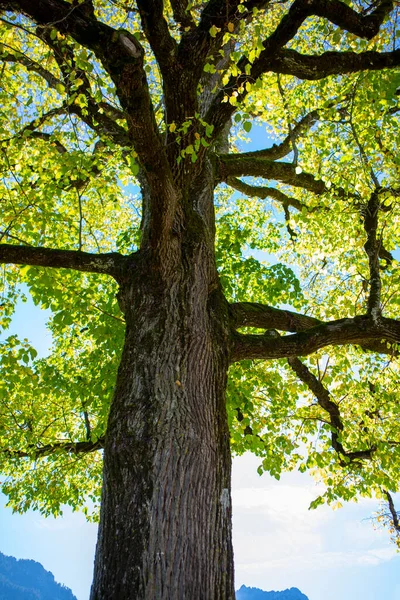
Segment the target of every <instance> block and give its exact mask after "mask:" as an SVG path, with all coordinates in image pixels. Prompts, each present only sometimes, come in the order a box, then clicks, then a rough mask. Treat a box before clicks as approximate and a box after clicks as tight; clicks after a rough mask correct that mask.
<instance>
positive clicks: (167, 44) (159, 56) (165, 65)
mask: <svg viewBox="0 0 400 600" xmlns="http://www.w3.org/2000/svg"><path fill="white" fill-rule="evenodd" d="M136 4H137V7H138V9H139V13H140V18H141V21H142V27H143V31H144V33H145V35H146V37H147V39H148V41H149V44H150V46H151V49H152V50H153V52H154V56H155V57H156V60H157V62H158V64H159V66H160V70H161V73H162V75H163V79H164V80H165V79H168V77H169V76H170V75H171V72H172V71H174V70H176V69H177V63H176V54H177V49H178V45H177V43H176V41H175V40H174V38H173V37H172V36H171V34H170V32H169V28H168V23H167V21H166V19H165V17H164V2H163V0H137V2H136Z"/></svg>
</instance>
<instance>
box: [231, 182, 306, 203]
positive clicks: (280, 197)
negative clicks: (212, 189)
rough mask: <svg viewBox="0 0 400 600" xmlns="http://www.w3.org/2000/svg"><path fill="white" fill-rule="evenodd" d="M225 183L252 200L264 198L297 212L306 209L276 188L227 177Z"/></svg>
mask: <svg viewBox="0 0 400 600" xmlns="http://www.w3.org/2000/svg"><path fill="white" fill-rule="evenodd" d="M226 183H227V184H228V185H229V186H230V187H233V188H235V190H238V192H242V194H246V196H250V197H252V198H260V199H261V200H265V198H272V199H273V200H276V201H277V202H280V204H282V206H284V207H288V206H292V207H293V208H295V209H296V210H299V211H301V210H302V208H307V207H306V205H305V204H302V203H301V202H300V201H299V200H297V199H296V198H291V197H290V196H287V195H286V194H284V193H283V192H281V191H280V190H278V189H277V188H273V187H266V186H256V185H249V184H248V183H245V182H244V181H241V179H238V178H237V177H228V178H227V180H226ZM308 210H310V209H308Z"/></svg>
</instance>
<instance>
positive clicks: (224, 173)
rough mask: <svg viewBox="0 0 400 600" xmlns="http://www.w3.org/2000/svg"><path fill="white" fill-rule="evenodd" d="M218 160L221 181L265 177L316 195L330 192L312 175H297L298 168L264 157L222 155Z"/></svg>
mask: <svg viewBox="0 0 400 600" xmlns="http://www.w3.org/2000/svg"><path fill="white" fill-rule="evenodd" d="M218 159H219V178H220V181H227V179H228V177H231V176H233V177H242V176H251V177H264V178H265V179H274V180H275V181H281V182H282V183H286V184H288V185H292V186H294V187H300V188H303V189H306V190H309V191H310V192H314V194H323V193H325V192H327V191H328V188H327V187H326V185H325V183H324V182H323V181H321V180H318V179H315V177H314V176H313V175H311V174H310V173H296V167H295V166H294V165H292V164H289V163H286V162H274V161H273V160H268V159H266V158H264V157H263V156H259V155H258V156H254V155H251V156H248V155H247V154H222V155H220V156H219V157H218Z"/></svg>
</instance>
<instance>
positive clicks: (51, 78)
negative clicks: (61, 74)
mask: <svg viewBox="0 0 400 600" xmlns="http://www.w3.org/2000/svg"><path fill="white" fill-rule="evenodd" d="M0 52H1V55H0V59H1V60H2V61H4V62H12V63H18V64H20V65H22V66H23V67H25V68H26V69H27V71H32V72H34V73H36V74H37V75H40V77H42V78H43V79H44V80H45V81H46V82H47V84H48V86H49V87H51V88H55V87H56V86H57V85H58V84H60V83H61V81H60V79H58V77H56V76H55V75H53V73H51V72H50V71H48V70H47V69H45V68H44V67H43V66H42V65H41V64H39V63H38V62H36V61H35V60H33V59H31V58H29V56H27V55H26V54H24V53H23V52H20V51H19V50H16V49H15V48H12V47H11V46H8V45H7V44H0Z"/></svg>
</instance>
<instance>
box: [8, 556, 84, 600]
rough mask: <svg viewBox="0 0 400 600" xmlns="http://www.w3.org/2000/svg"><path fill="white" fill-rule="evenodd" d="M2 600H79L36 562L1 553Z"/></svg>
mask: <svg viewBox="0 0 400 600" xmlns="http://www.w3.org/2000/svg"><path fill="white" fill-rule="evenodd" d="M0 600H77V599H76V596H74V595H73V593H72V592H71V590H70V589H69V588H67V587H65V586H64V585H60V584H59V583H57V582H56V581H55V580H54V576H53V573H50V572H49V571H46V570H45V569H44V568H43V567H42V565H41V564H40V563H38V562H35V561H34V560H17V559H16V558H14V557H13V556H6V555H5V554H2V553H1V552H0Z"/></svg>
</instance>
